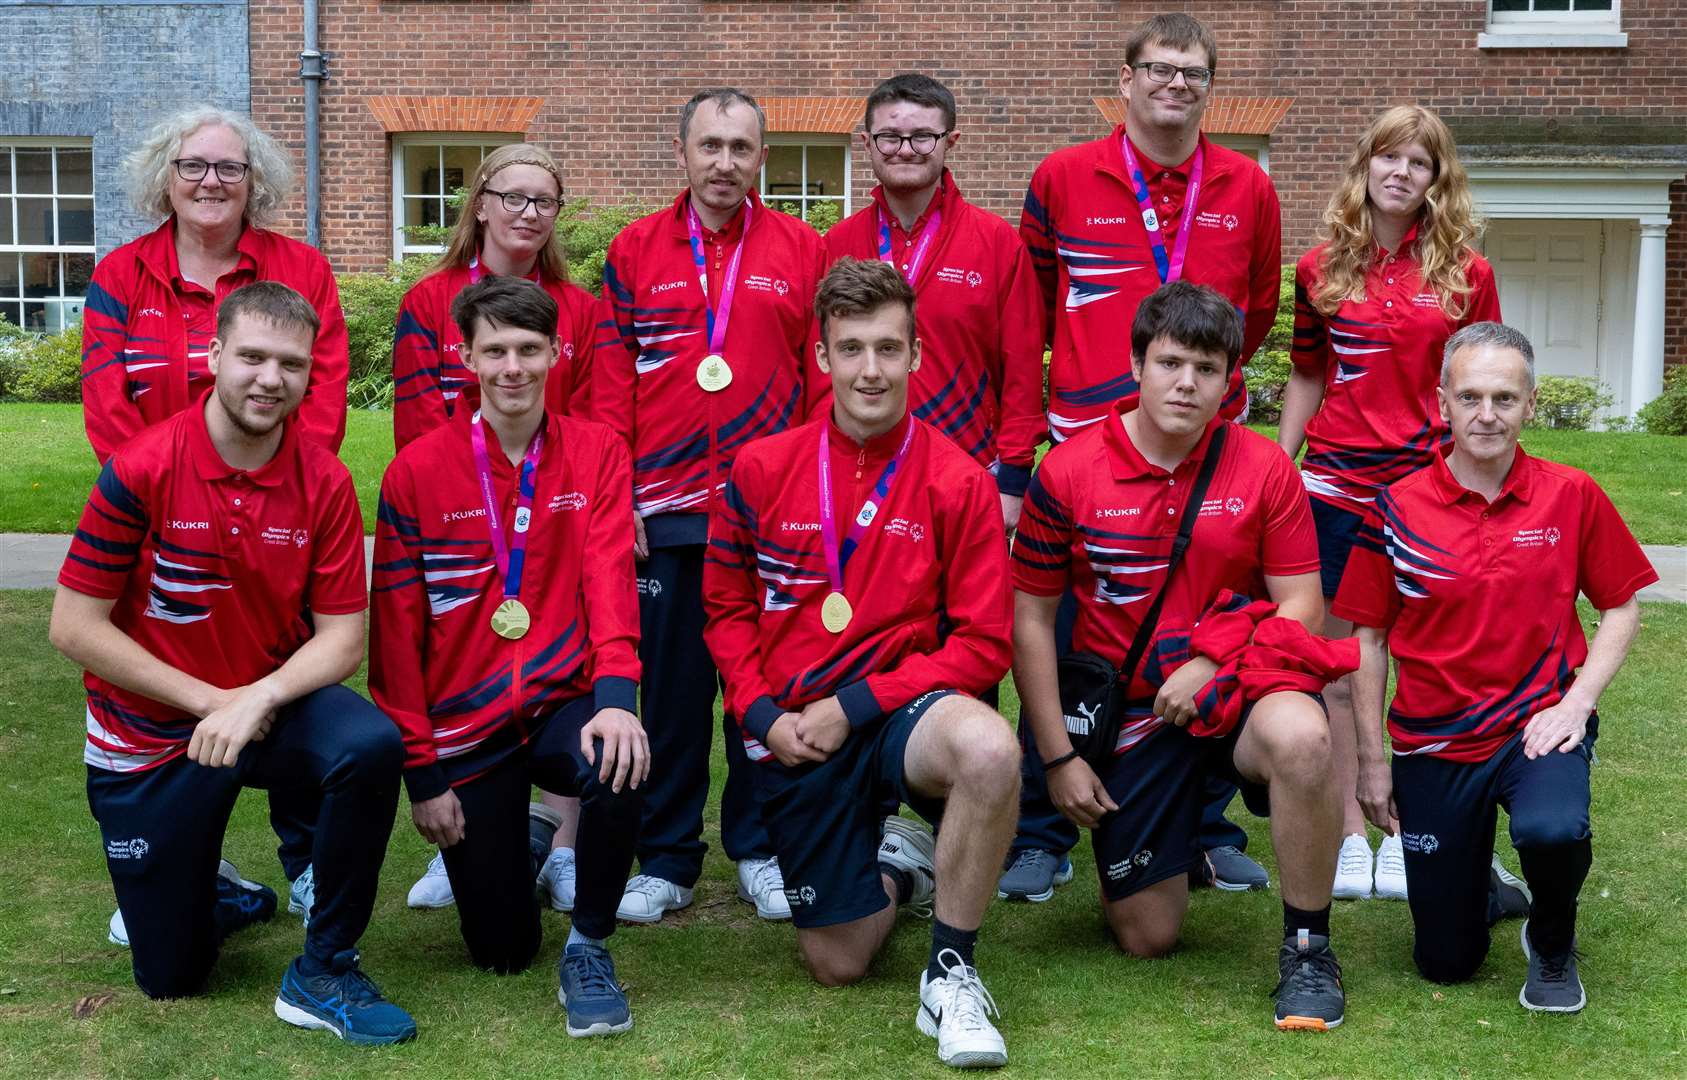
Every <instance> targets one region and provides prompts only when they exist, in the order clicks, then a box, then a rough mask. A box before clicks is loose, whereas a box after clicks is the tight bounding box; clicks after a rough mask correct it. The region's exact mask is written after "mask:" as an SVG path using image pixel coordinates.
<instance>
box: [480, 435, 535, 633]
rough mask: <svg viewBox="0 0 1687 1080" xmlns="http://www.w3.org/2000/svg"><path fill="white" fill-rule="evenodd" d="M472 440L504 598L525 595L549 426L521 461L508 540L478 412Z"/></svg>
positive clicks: (528, 447)
mask: <svg viewBox="0 0 1687 1080" xmlns="http://www.w3.org/2000/svg"><path fill="white" fill-rule="evenodd" d="M469 441H470V442H471V443H473V444H474V464H475V470H476V471H477V472H478V473H479V474H480V499H481V503H482V505H484V506H485V507H486V527H487V529H488V530H489V531H490V532H491V534H492V555H493V558H494V559H496V560H497V563H498V573H499V575H500V576H501V577H502V578H503V579H504V599H505V600H514V599H516V597H517V596H518V595H519V594H520V593H521V575H522V570H523V568H524V567H525V565H526V561H527V526H528V525H529V524H530V523H531V522H532V520H533V491H534V488H535V486H536V483H535V480H534V474H535V473H536V472H537V471H538V469H539V452H540V451H541V450H543V449H544V447H545V424H544V421H543V420H541V421H540V423H539V430H538V431H535V432H534V433H533V441H532V442H531V443H529V444H528V446H527V454H526V456H525V457H523V458H522V461H521V479H520V481H519V484H518V486H517V489H516V492H517V493H516V504H515V521H514V526H515V528H514V530H513V532H514V536H513V537H512V538H511V539H510V540H507V541H506V540H505V538H504V524H503V522H501V521H499V520H498V498H497V496H496V495H494V494H493V492H492V461H491V459H490V458H489V457H488V456H487V453H486V431H485V426H484V425H483V424H482V422H481V418H480V413H479V411H476V412H475V414H474V416H473V417H471V418H470V421H469Z"/></svg>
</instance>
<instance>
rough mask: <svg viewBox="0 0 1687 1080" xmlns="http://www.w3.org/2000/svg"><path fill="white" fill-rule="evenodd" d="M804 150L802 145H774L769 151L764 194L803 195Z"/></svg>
mask: <svg viewBox="0 0 1687 1080" xmlns="http://www.w3.org/2000/svg"><path fill="white" fill-rule="evenodd" d="M802 150H803V148H802V147H800V146H773V147H769V148H768V152H767V188H766V190H765V191H763V192H762V194H763V195H768V196H774V195H801V194H802V193H803V186H802Z"/></svg>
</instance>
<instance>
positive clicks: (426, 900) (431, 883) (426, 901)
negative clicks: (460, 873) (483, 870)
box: [404, 852, 457, 908]
mask: <svg viewBox="0 0 1687 1080" xmlns="http://www.w3.org/2000/svg"><path fill="white" fill-rule="evenodd" d="M456 901H457V898H456V897H455V896H452V895H451V879H450V878H449V877H447V876H446V874H445V856H444V854H442V853H439V852H435V853H434V857H433V858H432V859H430V860H428V869H427V873H425V874H423V875H422V876H421V877H419V878H417V879H416V884H414V885H412V886H410V895H409V896H407V897H405V898H404V902H405V903H406V904H409V905H410V906H411V907H413V908H442V907H450V906H451V905H452V904H454V903H456Z"/></svg>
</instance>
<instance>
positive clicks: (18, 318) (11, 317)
mask: <svg viewBox="0 0 1687 1080" xmlns="http://www.w3.org/2000/svg"><path fill="white" fill-rule="evenodd" d="M0 319H4V320H5V321H7V322H9V323H11V324H12V325H13V326H22V325H23V316H22V315H20V314H19V313H18V305H16V304H0Z"/></svg>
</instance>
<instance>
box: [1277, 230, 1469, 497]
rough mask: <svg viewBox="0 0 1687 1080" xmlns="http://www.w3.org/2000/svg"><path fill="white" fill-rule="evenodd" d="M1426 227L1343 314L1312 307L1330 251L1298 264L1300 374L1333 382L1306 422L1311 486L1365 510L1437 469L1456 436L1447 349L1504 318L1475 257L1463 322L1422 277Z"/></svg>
mask: <svg viewBox="0 0 1687 1080" xmlns="http://www.w3.org/2000/svg"><path fill="white" fill-rule="evenodd" d="M1416 239H1417V226H1415V225H1414V226H1413V227H1412V230H1411V231H1410V232H1408V233H1407V234H1406V238H1405V240H1404V241H1403V242H1402V243H1401V245H1400V250H1399V251H1397V252H1396V251H1382V250H1379V251H1378V252H1377V255H1376V261H1375V262H1374V263H1373V264H1372V266H1371V268H1370V270H1369V271H1368V272H1367V273H1366V275H1365V295H1364V298H1363V299H1360V300H1344V301H1343V302H1342V304H1341V306H1340V307H1339V308H1337V309H1336V312H1335V314H1334V315H1325V314H1324V313H1323V312H1321V311H1319V310H1318V309H1317V308H1316V307H1313V305H1312V300H1311V296H1312V289H1313V287H1314V286H1315V285H1316V284H1317V283H1318V281H1319V280H1320V279H1321V276H1322V275H1321V265H1322V262H1323V258H1324V251H1325V248H1324V246H1323V245H1320V246H1318V247H1315V248H1313V249H1312V250H1311V251H1309V252H1307V253H1306V254H1305V255H1303V256H1301V259H1300V262H1299V263H1298V264H1296V266H1295V336H1294V347H1293V350H1292V351H1291V352H1290V354H1289V356H1290V359H1291V360H1293V361H1294V365H1295V368H1296V370H1298V371H1300V372H1302V373H1304V374H1307V375H1311V376H1313V377H1315V378H1318V379H1321V380H1323V383H1324V402H1323V404H1322V405H1320V406H1319V408H1318V412H1317V413H1316V414H1315V415H1314V416H1313V417H1312V419H1311V420H1309V421H1307V424H1306V457H1305V458H1304V459H1302V461H1301V466H1300V469H1301V479H1302V480H1304V481H1305V483H1306V490H1307V491H1308V492H1309V493H1311V495H1312V497H1313V498H1316V499H1323V500H1324V501H1326V502H1329V503H1333V504H1335V505H1337V506H1343V507H1346V508H1348V509H1350V510H1355V511H1357V510H1360V509H1362V508H1363V507H1364V506H1365V505H1366V504H1368V503H1369V502H1370V501H1371V499H1372V498H1374V497H1375V495H1376V493H1377V491H1378V490H1380V489H1382V488H1385V487H1387V486H1388V485H1389V484H1392V483H1393V482H1394V481H1396V480H1399V479H1401V478H1402V477H1405V476H1407V475H1409V474H1411V473H1414V472H1416V471H1417V470H1419V469H1421V468H1423V467H1424V466H1425V465H1428V464H1429V463H1430V461H1431V460H1433V459H1434V458H1435V456H1436V453H1437V451H1438V450H1439V449H1440V448H1441V446H1443V445H1444V444H1445V443H1446V442H1447V440H1448V439H1449V438H1451V435H1450V433H1449V432H1448V429H1447V425H1446V424H1445V423H1444V422H1442V420H1441V413H1440V409H1439V408H1438V407H1437V405H1436V403H1435V386H1436V383H1438V382H1439V381H1440V378H1441V349H1442V347H1443V346H1444V345H1446V344H1447V339H1448V338H1450V337H1452V336H1453V333H1454V332H1455V331H1456V330H1458V329H1459V328H1460V327H1463V326H1469V325H1470V324H1471V323H1478V322H1486V321H1490V320H1491V321H1494V322H1498V321H1499V319H1500V293H1499V286H1498V285H1497V284H1496V283H1495V282H1494V271H1493V268H1492V267H1490V266H1489V265H1488V261H1487V260H1486V259H1484V258H1482V256H1480V255H1478V254H1476V253H1475V252H1470V253H1469V259H1468V261H1467V263H1466V266H1465V274H1466V276H1467V277H1468V279H1469V281H1470V285H1471V290H1470V293H1469V294H1468V295H1467V296H1466V297H1465V299H1464V305H1465V311H1464V314H1463V315H1462V316H1460V317H1459V318H1456V319H1455V318H1453V317H1452V316H1451V315H1448V314H1447V313H1446V311H1444V310H1443V309H1442V307H1441V302H1440V299H1439V298H1438V297H1437V296H1436V295H1435V293H1434V292H1433V291H1431V290H1430V289H1428V288H1426V287H1425V286H1424V284H1423V281H1422V278H1421V277H1420V276H1419V268H1418V261H1417V244H1416V243H1415V241H1416Z"/></svg>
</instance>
